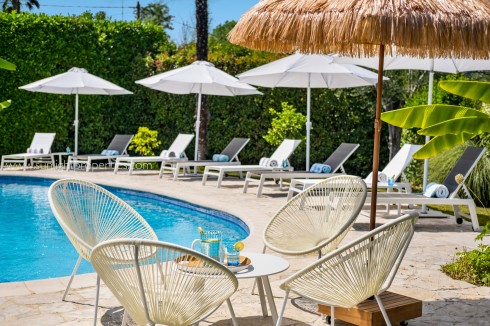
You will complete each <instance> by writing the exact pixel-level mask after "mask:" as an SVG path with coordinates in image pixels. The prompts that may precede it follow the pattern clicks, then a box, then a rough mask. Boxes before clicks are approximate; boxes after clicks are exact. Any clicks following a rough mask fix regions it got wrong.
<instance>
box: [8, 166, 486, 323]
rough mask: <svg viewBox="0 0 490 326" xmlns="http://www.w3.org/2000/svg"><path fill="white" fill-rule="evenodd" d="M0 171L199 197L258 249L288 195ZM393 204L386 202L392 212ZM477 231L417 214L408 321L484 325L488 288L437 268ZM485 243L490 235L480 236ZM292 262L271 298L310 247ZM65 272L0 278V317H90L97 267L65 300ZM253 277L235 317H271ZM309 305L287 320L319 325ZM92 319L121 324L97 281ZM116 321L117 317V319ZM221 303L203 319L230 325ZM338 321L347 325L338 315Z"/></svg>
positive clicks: (361, 224) (403, 280) (98, 174)
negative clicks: (417, 307)
mask: <svg viewBox="0 0 490 326" xmlns="http://www.w3.org/2000/svg"><path fill="white" fill-rule="evenodd" d="M0 175H22V176H27V175H28V176H39V177H50V178H80V179H84V180H88V181H93V182H97V183H100V184H107V185H112V186H120V187H127V188H131V189H138V190H146V191H150V192H154V193H158V194H163V195H167V196H171V197H175V198H179V199H182V200H187V201H190V202H193V203H195V204H198V205H203V206H207V207H211V208H215V209H219V210H223V211H226V212H228V213H231V214H233V215H235V216H237V217H239V218H241V219H242V220H243V221H245V222H246V223H247V224H248V225H249V227H250V230H251V234H250V236H249V237H248V238H247V239H246V240H245V245H246V250H247V251H261V250H262V240H261V235H262V230H263V228H264V226H265V224H266V223H267V221H268V220H269V219H270V218H271V217H272V216H273V215H274V213H275V212H276V211H277V210H278V209H279V208H280V207H281V206H282V205H283V204H284V203H285V202H286V193H285V192H284V191H280V190H279V189H278V187H277V186H274V187H266V188H265V189H264V195H263V197H262V198H256V197H255V193H254V192H255V190H256V188H255V187H251V188H250V189H249V193H248V194H243V193H242V184H243V182H242V181H240V180H238V179H237V178H233V179H227V180H226V181H224V182H223V186H222V188H221V189H218V188H216V182H215V181H214V180H212V181H210V182H209V183H208V184H207V185H206V186H204V187H203V186H201V182H200V179H199V180H198V179H185V180H179V181H176V182H174V181H172V180H170V178H169V177H168V176H164V177H163V178H162V179H159V178H158V175H157V174H155V172H148V171H136V173H135V174H133V175H132V176H129V175H128V174H127V172H120V173H118V174H117V175H114V174H113V173H112V172H109V171H100V170H99V171H95V172H91V173H86V172H82V171H76V172H74V171H72V172H66V171H59V170H55V169H49V170H32V171H27V172H22V171H3V172H1V173H0ZM394 212H395V210H392V213H394ZM368 215H369V212H368V210H367V209H366V210H363V211H362V213H361V215H360V216H359V218H358V220H357V221H356V223H355V224H354V227H353V230H352V231H351V232H350V233H349V234H348V236H347V239H346V240H344V243H345V241H348V240H349V239H354V238H356V237H357V236H359V235H360V234H362V233H364V232H366V231H367V230H368V223H369V218H368ZM395 217H396V216H394V215H386V214H385V213H384V211H383V209H382V208H381V207H380V209H379V212H378V219H377V222H378V223H384V222H386V221H389V220H391V219H393V218H395ZM475 236H476V233H475V232H472V230H471V224H470V223H469V222H465V223H464V224H463V225H457V224H456V223H455V221H454V218H424V219H421V220H420V221H419V223H418V224H417V227H416V233H415V236H414V238H413V240H412V243H411V245H410V247H409V249H408V252H407V254H406V256H405V259H404V261H403V263H402V265H401V267H400V270H399V272H398V274H397V276H396V278H395V281H394V282H393V285H392V287H391V289H390V290H391V291H393V292H397V293H400V294H404V295H408V296H411V297H414V298H417V299H420V300H423V316H422V317H420V318H417V319H413V320H410V321H409V324H410V325H455V324H462V325H489V324H490V321H489V320H488V318H489V316H490V288H489V287H476V286H473V285H471V284H468V283H465V282H461V281H455V280H452V279H451V278H449V277H447V276H446V275H445V274H443V273H442V272H441V271H440V265H441V264H444V263H447V262H449V261H451V259H452V258H453V256H454V253H455V252H456V251H458V250H461V249H462V248H463V247H466V248H469V249H471V248H474V247H476V245H477V244H476V243H475V241H474V237H475ZM484 242H485V243H487V244H488V243H490V241H489V238H488V237H486V238H485V240H484ZM285 258H286V259H287V260H288V261H289V262H290V264H291V266H290V268H289V269H288V270H287V271H285V272H283V273H281V274H279V275H275V276H272V277H271V284H272V291H273V293H274V296H275V301H276V306H277V307H278V308H279V306H280V304H281V303H282V296H283V291H282V290H280V289H279V284H280V283H281V280H282V279H284V278H286V277H287V276H288V275H290V274H291V273H293V272H294V271H297V270H298V269H300V268H301V267H302V266H305V265H306V264H308V263H310V262H312V261H314V260H315V258H316V257H315V255H310V256H301V257H293V258H292V257H285ZM67 281H68V277H64V278H57V279H48V280H38V281H28V282H17V283H3V284H0V325H63V326H68V325H92V318H93V317H92V316H93V301H94V297H95V275H94V274H85V275H79V276H77V277H76V278H75V281H74V284H73V285H72V290H71V291H70V292H69V295H68V296H67V301H65V302H63V301H61V297H62V294H63V290H64V288H65V286H66V282H67ZM252 284H253V282H252V281H251V280H240V284H239V290H238V291H237V293H235V294H234V295H233V297H232V299H231V301H232V303H233V306H234V309H235V313H236V315H237V317H238V320H239V323H240V325H253V326H261V325H272V319H271V317H262V312H261V308H260V303H259V297H258V295H257V294H251V289H252ZM314 310H315V306H314V305H312V304H309V303H308V302H305V301H304V300H302V299H301V298H298V297H295V296H293V297H292V300H291V301H289V302H288V305H287V309H286V314H285V317H286V319H285V322H284V324H285V325H323V324H324V321H323V319H322V317H321V316H320V315H318V314H316V313H315V312H314ZM98 313H99V318H98V322H97V324H98V325H119V324H120V320H121V318H122V309H121V306H120V305H119V304H118V302H117V301H116V300H115V298H114V297H113V296H112V294H111V293H110V291H109V290H108V289H107V288H106V287H105V286H104V285H102V288H101V294H100V308H99V312H98ZM118 321H119V324H118V323H117V322H118ZM231 324H232V323H231V319H230V317H229V315H228V311H227V309H226V308H225V307H224V306H222V307H220V308H219V309H218V310H217V311H216V312H215V313H214V314H212V315H211V316H210V317H208V318H207V319H206V320H205V321H204V322H201V325H231ZM336 325H348V324H347V323H343V322H337V323H336Z"/></svg>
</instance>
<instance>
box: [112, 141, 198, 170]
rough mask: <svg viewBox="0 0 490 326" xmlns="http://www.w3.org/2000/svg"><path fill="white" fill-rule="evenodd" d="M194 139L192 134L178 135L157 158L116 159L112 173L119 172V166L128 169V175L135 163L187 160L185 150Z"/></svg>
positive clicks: (131, 157)
mask: <svg viewBox="0 0 490 326" xmlns="http://www.w3.org/2000/svg"><path fill="white" fill-rule="evenodd" d="M193 138H194V135H192V134H179V135H178V136H177V137H176V138H175V140H174V141H173V143H172V144H171V145H170V147H169V148H168V149H167V150H163V151H162V152H161V153H160V155H159V156H127V157H118V158H117V159H116V165H115V167H114V173H117V172H118V171H119V168H120V167H121V166H126V167H128V168H129V174H132V173H133V170H134V165H135V164H136V163H151V162H162V165H163V164H164V163H163V162H178V161H185V160H187V156H186V155H185V149H186V148H187V146H189V144H190V142H191V141H192V139H193Z"/></svg>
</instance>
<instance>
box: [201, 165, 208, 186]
mask: <svg viewBox="0 0 490 326" xmlns="http://www.w3.org/2000/svg"><path fill="white" fill-rule="evenodd" d="M208 172H209V170H208V168H207V167H206V168H205V169H204V174H203V175H202V185H203V186H205V185H206V181H207V180H208Z"/></svg>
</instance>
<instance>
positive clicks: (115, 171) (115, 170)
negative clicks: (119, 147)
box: [114, 158, 120, 174]
mask: <svg viewBox="0 0 490 326" xmlns="http://www.w3.org/2000/svg"><path fill="white" fill-rule="evenodd" d="M119 162H120V161H119V159H118V158H117V159H116V165H115V166H114V174H117V171H119Z"/></svg>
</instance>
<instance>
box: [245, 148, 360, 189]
mask: <svg viewBox="0 0 490 326" xmlns="http://www.w3.org/2000/svg"><path fill="white" fill-rule="evenodd" d="M357 148H359V144H350V143H342V144H340V145H339V147H337V149H336V150H335V151H333V152H332V154H331V155H330V156H329V157H328V158H327V159H326V160H325V162H323V164H326V165H328V166H330V168H331V173H328V174H326V173H313V172H310V171H249V172H247V176H246V177H245V184H244V185H243V193H246V192H247V190H248V186H249V184H250V183H251V182H258V183H259V187H258V189H257V198H258V197H260V196H261V195H262V190H263V188H264V183H265V181H266V180H267V179H274V180H277V179H279V182H280V186H281V188H282V180H283V179H290V180H292V179H295V178H312V179H325V178H328V177H332V176H335V175H339V173H336V172H337V171H338V170H339V169H340V170H341V171H342V173H345V170H344V163H345V161H347V160H348V159H349V157H351V155H352V154H354V152H355V151H356V150H357ZM319 181H321V180H319Z"/></svg>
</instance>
